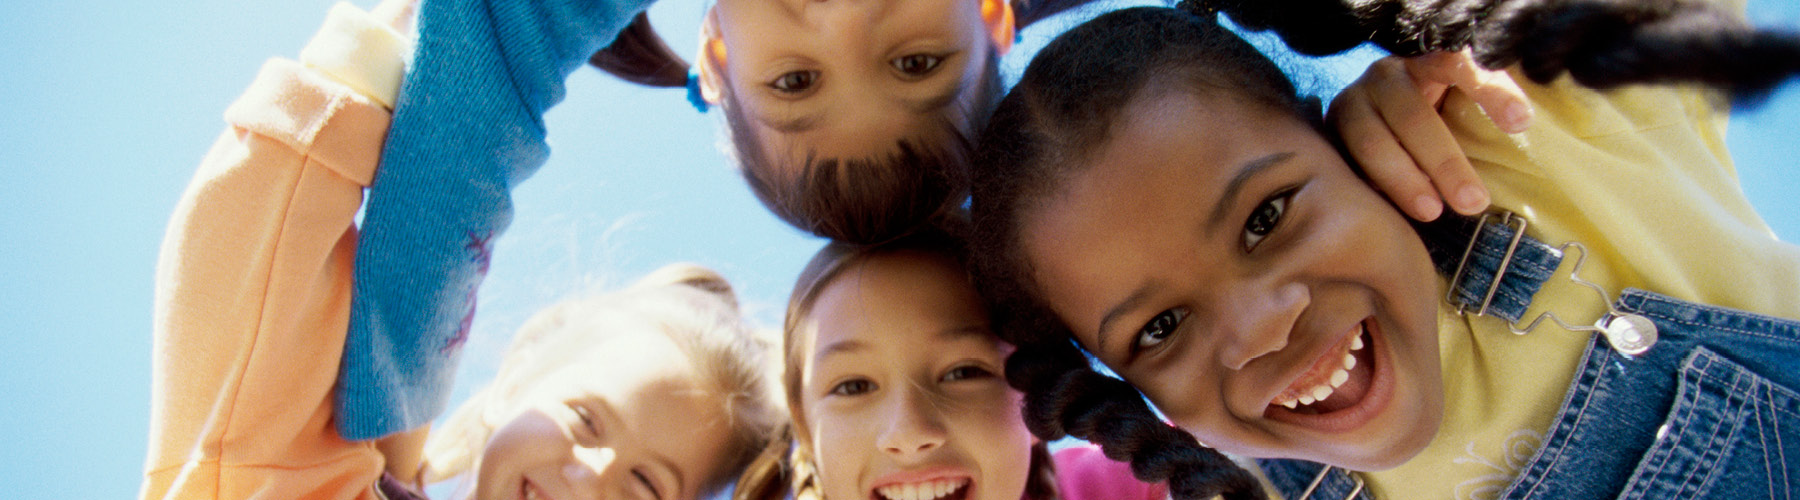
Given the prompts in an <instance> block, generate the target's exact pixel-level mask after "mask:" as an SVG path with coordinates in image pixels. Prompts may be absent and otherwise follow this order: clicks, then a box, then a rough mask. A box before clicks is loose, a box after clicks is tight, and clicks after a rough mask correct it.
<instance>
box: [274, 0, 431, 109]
mask: <svg viewBox="0 0 1800 500" xmlns="http://www.w3.org/2000/svg"><path fill="white" fill-rule="evenodd" d="M411 50H412V41H411V40H410V39H408V38H406V37H403V36H401V35H400V33H399V32H398V31H395V30H394V28H393V27H391V26H388V25H387V24H386V23H382V22H380V21H377V20H375V18H374V17H373V16H371V15H369V13H368V12H364V11H363V10H362V9H358V8H356V6H354V5H350V4H349V3H344V2H339V3H338V4H337V5H333V6H331V13H330V14H328V15H326V16H325V25H324V26H321V27H319V32H318V34H315V35H313V38H312V41H310V42H307V44H306V48H304V49H301V50H300V62H301V63H302V64H305V65H306V66H307V67H309V68H312V69H315V70H318V71H319V72H321V73H324V74H325V75H326V76H329V77H331V79H333V80H337V81H338V82H339V83H343V84H344V85H348V86H350V88H352V89H355V90H356V91H357V92H358V93H361V94H363V95H364V96H367V97H368V98H369V99H372V100H374V101H375V102H377V103H380V104H381V105H382V106H384V107H387V108H388V109H393V108H394V98H395V97H396V96H398V95H399V94H400V80H401V78H403V77H405V76H406V59H407V56H408V53H409V52H411Z"/></svg>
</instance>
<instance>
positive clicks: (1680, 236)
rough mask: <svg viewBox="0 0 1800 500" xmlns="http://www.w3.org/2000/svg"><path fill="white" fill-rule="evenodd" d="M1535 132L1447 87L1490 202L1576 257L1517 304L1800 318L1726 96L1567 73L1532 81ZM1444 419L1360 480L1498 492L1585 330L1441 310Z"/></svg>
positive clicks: (1410, 489)
mask: <svg viewBox="0 0 1800 500" xmlns="http://www.w3.org/2000/svg"><path fill="white" fill-rule="evenodd" d="M1513 77H1514V78H1515V79H1517V80H1518V81H1519V82H1522V83H1524V84H1525V90H1526V94H1527V95H1528V96H1529V98H1530V99H1531V101H1532V103H1533V105H1534V106H1535V109H1536V110H1537V116H1536V117H1535V118H1534V120H1533V123H1532V125H1531V128H1530V130H1528V131H1526V132H1524V133H1522V134H1517V135H1507V134H1504V133H1502V132H1500V131H1499V130H1498V129H1496V128H1495V127H1494V126H1493V125H1492V124H1491V122H1489V120H1488V119H1487V118H1486V117H1485V116H1484V115H1482V113H1481V111H1480V110H1479V109H1478V108H1477V107H1476V106H1475V105H1474V103H1473V102H1472V101H1470V100H1469V99H1467V98H1466V97H1464V96H1461V95H1460V94H1455V93H1453V95H1452V96H1451V97H1450V98H1449V100H1447V101H1446V103H1445V106H1444V111H1443V117H1444V119H1445V121H1446V122H1447V123H1448V124H1449V125H1450V127H1451V130H1452V131H1454V132H1455V133H1456V135H1457V137H1458V139H1459V141H1460V143H1461V144H1462V146H1463V148H1464V150H1465V151H1466V152H1467V153H1468V155H1469V159H1470V161H1471V162H1472V163H1473V164H1474V165H1475V168H1476V170H1477V171H1478V172H1479V173H1480V175H1481V177H1482V179H1483V180H1484V181H1485V182H1486V183H1487V186H1488V189H1489V190H1490V191H1491V192H1492V194H1493V200H1494V205H1495V207H1496V208H1501V209H1505V210H1510V211H1512V212H1514V213H1517V214H1521V215H1524V216H1525V217H1527V218H1528V219H1529V220H1530V222H1531V226H1530V229H1529V230H1528V231H1527V233H1528V234H1530V235H1531V236H1533V237H1535V238H1537V239H1539V240H1540V241H1543V242H1545V243H1548V244H1550V245H1559V244H1562V243H1564V242H1569V241H1577V242H1580V243H1581V244H1582V245H1583V246H1584V247H1585V248H1586V250H1587V253H1588V255H1587V256H1586V263H1585V264H1583V267H1582V269H1581V271H1580V274H1581V277H1582V278H1583V279H1586V280H1588V281H1592V282H1595V283H1597V284H1599V285H1600V286H1601V287H1603V288H1605V289H1606V290H1607V291H1608V292H1609V293H1611V294H1612V295H1611V296H1610V297H1607V298H1605V299H1602V298H1600V296H1599V295H1598V294H1596V293H1594V292H1593V291H1591V290H1589V289H1586V288H1582V287H1580V286H1578V285H1575V284H1574V283H1572V282H1570V281H1569V280H1568V279H1567V276H1568V274H1569V271H1570V269H1571V268H1572V267H1573V265H1574V262H1575V260H1576V258H1577V256H1578V255H1579V253H1580V251H1576V250H1571V251H1570V252H1569V254H1568V255H1566V256H1565V258H1564V263H1563V265H1562V267H1561V268H1560V269H1559V270H1558V272H1557V274H1556V276H1555V277H1553V278H1551V280H1550V282H1548V283H1547V284H1546V285H1545V287H1544V289H1543V291H1542V292H1540V293H1539V294H1538V296H1537V298H1536V299H1535V300H1534V302H1533V304H1532V307H1531V309H1530V310H1529V311H1527V312H1526V314H1525V316H1524V321H1521V323H1520V326H1523V325H1524V324H1525V323H1528V322H1529V321H1530V320H1531V319H1532V318H1535V317H1537V315H1538V314H1539V313H1542V312H1546V311H1554V313H1555V314H1556V315H1557V316H1558V317H1559V318H1562V319H1563V320H1564V321H1566V322H1568V323H1570V324H1592V323H1593V322H1594V321H1595V320H1596V319H1598V318H1599V317H1600V316H1601V315H1602V314H1604V313H1605V312H1606V305H1605V302H1610V301H1611V300H1613V299H1616V298H1617V296H1618V293H1619V292H1620V291H1621V290H1622V289H1624V288H1627V287H1631V288H1640V289H1645V290H1650V291H1653V292H1657V293H1661V294H1664V295H1669V296H1673V297H1675V298H1679V299H1683V300H1688V301H1694V302H1701V303H1706V304H1713V305H1719V306H1724V307H1730V308H1735V309H1742V310H1746V311H1751V312H1756V313H1762V314H1768V315H1774V316H1780V317H1787V318H1800V297H1797V295H1800V247H1796V246H1794V245H1791V244H1787V243H1782V242H1780V241H1777V240H1776V238H1775V236H1774V234H1773V233H1772V232H1771V231H1770V230H1769V228H1768V226H1767V225H1766V224H1765V223H1764V222H1763V221H1762V218H1761V217H1759V216H1758V215H1757V214H1756V212H1755V210H1754V209H1753V208H1752V207H1751V206H1750V203H1749V201H1748V200H1746V199H1745V198H1744V195H1743V191H1742V190H1741V188H1740V187H1739V185H1738V178H1737V172H1736V170H1735V168H1734V167H1733V165H1732V163H1731V158H1730V156H1729V154H1728V152H1727V151H1726V148H1725V137H1724V133H1725V121H1726V113H1725V112H1724V111H1723V110H1722V108H1723V105H1724V102H1723V101H1722V100H1721V99H1722V97H1721V96H1719V95H1717V94H1714V93H1712V92H1709V91H1705V90H1701V89H1695V88H1684V87H1667V86H1637V87H1629V88H1623V89H1617V90H1613V91H1607V92H1598V91H1593V90H1589V89H1585V88H1582V87H1579V86H1577V85H1575V84H1574V83H1573V82H1572V81H1570V80H1569V79H1568V78H1566V77H1565V78H1563V79H1560V80H1558V81H1556V82H1552V83H1551V84H1549V85H1543V86H1538V85H1532V84H1530V83H1529V82H1528V81H1527V80H1526V79H1525V78H1524V76H1523V75H1521V74H1517V73H1515V74H1514V75H1513ZM1438 318H1439V319H1438V324H1439V342H1440V345H1441V347H1442V349H1441V353H1442V354H1441V358H1442V362H1443V374H1444V375H1443V376H1444V393H1445V394H1444V406H1445V408H1444V420H1443V424H1442V427H1441V428H1440V430H1439V432H1438V435H1437V437H1436V438H1435V439H1433V441H1432V442H1431V444H1430V445H1428V446H1427V447H1426V448H1425V450H1424V451H1423V452H1422V453H1420V454H1419V455H1418V456H1417V457H1415V458H1413V459H1412V460H1410V461H1408V462H1407V463H1406V464H1404V465H1401V466H1400V467H1397V468H1394V469H1391V470H1387V471H1381V472H1377V473H1370V474H1365V477H1366V478H1367V479H1368V481H1369V483H1370V486H1371V488H1372V489H1373V492H1374V493H1375V494H1376V495H1377V496H1378V497H1379V498H1446V497H1451V498H1457V499H1470V498H1493V497H1494V496H1497V495H1498V494H1499V493H1500V492H1501V491H1503V490H1504V489H1505V488H1506V486H1507V485H1508V484H1509V483H1510V482H1511V481H1512V480H1513V478H1514V477H1515V476H1516V475H1517V474H1518V472H1519V470H1520V469H1521V468H1522V467H1524V465H1525V464H1526V462H1527V461H1529V460H1530V459H1531V458H1532V456H1533V455H1534V454H1535V453H1536V452H1537V450H1538V449H1539V447H1540V446H1541V442H1542V439H1543V435H1544V431H1545V429H1547V428H1548V427H1549V422H1550V419H1551V418H1552V417H1553V416H1555V414H1556V411H1557V410H1558V408H1559V407H1560V406H1561V404H1562V400H1563V398H1564V396H1565V394H1566V392H1567V388H1568V385H1569V382H1570V380H1571V378H1572V377H1573V375H1574V373H1573V372H1574V370H1575V367H1576V365H1577V364H1578V363H1579V362H1580V361H1581V356H1582V353H1583V352H1584V350H1585V348H1586V346H1587V343H1588V340H1589V338H1590V337H1589V335H1588V334H1585V333H1574V332H1570V331H1568V330H1563V329H1561V328H1558V327H1556V326H1555V325H1554V324H1551V323H1548V322H1546V324H1545V325H1543V326H1541V327H1539V328H1538V330H1537V331H1536V332H1535V333H1531V334H1529V335H1523V336H1518V335H1513V334H1512V333H1510V332H1509V331H1508V329H1507V327H1506V325H1505V323H1504V322H1503V320H1500V319H1497V318H1493V317H1480V318H1477V317H1473V316H1470V317H1462V316H1458V315H1456V314H1455V313H1454V312H1453V311H1452V310H1451V309H1450V308H1449V306H1448V305H1447V304H1446V305H1444V306H1442V307H1440V308H1439V314H1438Z"/></svg>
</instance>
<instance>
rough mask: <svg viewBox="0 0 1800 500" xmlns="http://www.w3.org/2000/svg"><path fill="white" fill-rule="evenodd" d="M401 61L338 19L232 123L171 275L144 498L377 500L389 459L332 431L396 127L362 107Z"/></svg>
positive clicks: (182, 216)
mask: <svg viewBox="0 0 1800 500" xmlns="http://www.w3.org/2000/svg"><path fill="white" fill-rule="evenodd" d="M403 46H404V43H403V42H401V41H400V39H399V38H398V36H397V35H394V34H392V33H390V32H386V31H385V28H381V27H380V26H379V25H378V24H377V23H375V22H373V21H370V20H369V19H367V17H366V15H365V14H362V13H360V12H357V11H355V9H354V8H350V7H348V6H347V5H340V6H339V7H338V8H337V9H335V10H334V11H333V13H332V16H331V18H330V19H328V21H327V23H326V27H325V28H324V29H322V30H321V31H320V34H319V36H318V37H316V38H315V39H314V41H313V42H312V43H311V44H309V45H308V48H307V49H306V50H305V51H303V52H302V54H303V56H302V59H304V60H306V61H308V63H309V64H302V63H299V62H295V61H291V60H284V59H273V60H270V61H269V62H268V63H267V64H266V65H265V66H264V67H263V69H262V71H261V73H260V74H259V75H258V76H257V78H256V80H255V81H254V82H253V83H252V84H251V86H250V88H249V89H248V90H246V91H245V93H244V95H243V96H242V97H240V98H239V99H238V100H237V101H236V102H235V103H233V104H232V105H231V107H230V108H229V109H228V110H227V111H226V113H225V117H226V120H227V122H228V123H229V124H230V127H229V128H228V129H227V130H226V131H225V132H224V133H223V134H221V135H220V136H219V138H218V140H217V141H216V142H215V143H214V145H213V147H212V150H211V151H210V152H208V154H207V155H206V157H205V158H204V159H203V160H202V161H201V164H200V167H199V169H198V171H197V172H196V173H195V175H194V178H193V180H192V181H191V182H190V183H189V185H188V188H187V190H186V192H185V193H184V194H183V195H182V198H181V200H180V202H179V203H178V205H177V206H176V210H175V213H174V215H173V217H172V219H171V221H170V223H169V227H168V229H167V233H166V235H165V237H164V241H163V247H162V250H161V255H160V257H159V260H158V264H157V272H156V280H157V286H156V298H155V319H154V334H155V338H154V342H153V353H154V354H153V372H152V378H153V390H152V396H151V429H150V452H149V456H148V457H147V460H146V465H145V479H144V485H143V488H142V490H141V492H140V496H141V497H142V498H146V499H154V498H188V499H210V498H257V497H263V496H280V497H287V498H293V497H298V496H306V497H308V498H373V490H372V489H371V486H372V485H373V484H374V482H375V480H376V478H377V477H378V476H379V475H380V473H381V467H382V459H381V456H380V455H379V453H378V452H377V451H376V450H375V449H374V447H373V445H372V444H368V443H351V442H347V441H344V440H342V439H340V438H338V437H337V436H336V434H335V433H333V432H332V431H331V428H330V421H331V420H332V415H331V406H330V391H331V387H332V382H333V380H334V379H335V377H336V371H335V369H333V368H332V367H333V366H334V365H335V363H336V362H337V360H338V356H339V349H340V348H341V346H342V338H341V337H340V336H341V335H343V332H344V326H345V323H346V322H347V318H348V312H349V290H350V282H349V280H350V271H351V264H350V259H351V256H352V253H353V251H354V250H353V249H354V248H355V240H356V233H355V228H354V226H353V218H354V217H355V214H356V211H357V208H358V207H359V205H360V204H361V196H362V187H363V186H365V185H367V184H368V182H369V179H370V177H371V176H372V175H373V173H374V167H375V160H376V155H377V154H378V152H379V151H380V146H381V141H382V136H383V135H384V134H385V132H386V130H387V125H388V111H387V109H386V108H385V107H384V106H383V105H381V104H380V102H381V101H382V99H380V98H379V97H381V96H376V97H375V98H372V97H370V96H366V95H363V93H362V91H358V90H356V89H357V88H359V87H365V88H366V87H380V86H381V85H382V84H381V83H380V82H383V81H388V82H390V83H388V84H387V86H388V87H390V88H391V87H392V86H393V83H391V82H396V81H397V80H398V78H399V73H400V71H401V70H400V66H399V65H400V64H401V63H400V59H401V58H400V55H401V54H403V52H402V49H401V47H403ZM384 47H385V49H386V52H385V55H386V56H388V57H386V58H383V57H380V55H381V54H384V52H383V49H384ZM380 68H386V69H385V72H386V73H389V74H390V75H388V76H389V77H388V78H386V79H383V78H381V76H380V75H379V73H382V72H383V70H382V69H380ZM385 97H388V98H391V97H392V96H391V95H390V96H385Z"/></svg>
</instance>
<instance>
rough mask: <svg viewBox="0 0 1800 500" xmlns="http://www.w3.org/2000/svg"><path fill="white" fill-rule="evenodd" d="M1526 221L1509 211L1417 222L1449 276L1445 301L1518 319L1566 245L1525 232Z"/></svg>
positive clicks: (1433, 255)
mask: <svg viewBox="0 0 1800 500" xmlns="http://www.w3.org/2000/svg"><path fill="white" fill-rule="evenodd" d="M1528 224H1529V223H1528V222H1526V220H1525V218H1524V217H1520V216H1516V215H1513V214H1511V213H1500V214H1486V215H1482V216H1481V217H1478V218H1477V217H1466V216H1462V215H1457V214H1446V215H1444V216H1443V217H1439V218H1438V220H1436V221H1433V222H1428V223H1414V226H1413V227H1414V229H1416V230H1417V231H1418V233H1419V236H1420V237H1421V238H1422V239H1424V240H1425V248H1426V250H1427V251H1429V252H1430V254H1431V260H1432V263H1433V264H1435V265H1436V266H1437V269H1438V273H1439V274H1442V275H1443V276H1444V277H1445V278H1446V279H1447V280H1449V286H1448V292H1447V293H1446V296H1445V297H1444V300H1446V301H1449V302H1450V304H1451V305H1454V306H1457V308H1458V310H1459V311H1461V312H1465V313H1473V314H1475V315H1477V316H1485V315H1489V314H1491V315H1494V316H1496V317H1499V318H1502V319H1505V320H1506V321H1507V322H1508V323H1514V322H1518V321H1519V319H1520V318H1521V317H1522V316H1524V315H1525V310H1526V309H1527V308H1529V307H1530V306H1531V299H1532V296H1534V295H1536V294H1537V292H1538V290H1539V289H1540V288H1543V286H1544V282H1545V281H1548V280H1549V279H1550V277H1551V276H1552V275H1553V274H1555V273H1556V267H1557V266H1558V265H1560V264H1561V263H1562V259H1563V251H1562V250H1560V249H1558V248H1557V247H1553V246H1550V245H1547V244H1544V242H1541V241H1538V240H1537V239H1536V238H1532V237H1530V236H1527V235H1526V234H1525V229H1526V227H1527V226H1528Z"/></svg>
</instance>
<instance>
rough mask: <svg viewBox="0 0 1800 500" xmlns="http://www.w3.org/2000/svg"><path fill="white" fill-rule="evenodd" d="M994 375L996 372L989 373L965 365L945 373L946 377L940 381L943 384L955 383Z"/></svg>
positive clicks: (982, 369)
mask: <svg viewBox="0 0 1800 500" xmlns="http://www.w3.org/2000/svg"><path fill="white" fill-rule="evenodd" d="M993 375H994V372H990V371H987V369H985V368H982V367H979V366H975V365H963V366H958V367H956V368H951V369H950V371H947V372H944V376H942V377H939V378H938V380H939V381H941V382H955V381H958V380H968V379H974V378H983V377H990V376H993Z"/></svg>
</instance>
